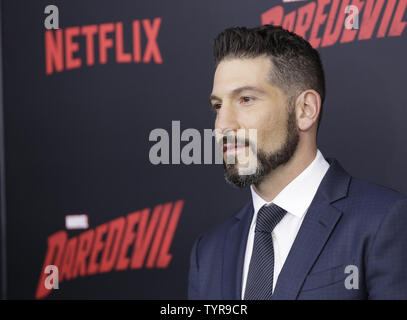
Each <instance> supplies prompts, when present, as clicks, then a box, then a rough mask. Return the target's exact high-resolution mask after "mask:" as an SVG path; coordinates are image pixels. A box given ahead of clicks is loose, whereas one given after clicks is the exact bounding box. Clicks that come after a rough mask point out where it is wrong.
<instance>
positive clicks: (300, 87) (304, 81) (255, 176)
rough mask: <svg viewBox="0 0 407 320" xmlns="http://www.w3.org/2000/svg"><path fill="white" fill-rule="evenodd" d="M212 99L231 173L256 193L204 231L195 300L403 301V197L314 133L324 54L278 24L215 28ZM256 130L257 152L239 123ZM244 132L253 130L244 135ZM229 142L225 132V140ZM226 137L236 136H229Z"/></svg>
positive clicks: (406, 254) (406, 209)
mask: <svg viewBox="0 0 407 320" xmlns="http://www.w3.org/2000/svg"><path fill="white" fill-rule="evenodd" d="M214 54H215V60H216V72H215V76H214V82H213V91H212V94H211V104H212V106H213V108H214V109H215V110H216V121H215V127H216V129H217V130H218V131H219V132H221V134H222V135H223V137H226V136H230V135H231V134H235V137H237V138H236V140H234V141H235V142H234V143H230V142H227V143H225V145H224V148H223V150H224V167H225V177H226V179H227V181H228V182H230V183H232V184H234V185H236V186H238V187H249V186H250V189H251V194H252V200H251V201H250V202H249V203H247V204H246V205H245V206H244V207H243V208H242V209H240V210H239V211H238V212H237V213H236V214H234V215H233V216H231V217H230V218H228V219H227V220H226V221H224V222H223V223H221V224H220V225H218V226H216V227H215V228H213V229H212V230H210V231H209V232H207V233H206V234H204V235H202V236H200V237H199V238H198V239H197V240H196V242H195V244H194V246H193V249H192V254H191V261H190V273H189V293H188V295H189V298H190V299H247V300H252V299H253V300H267V299H275V300H277V299H407V276H406V274H405V272H407V197H405V196H403V195H401V194H399V193H397V192H395V191H393V190H390V189H386V188H384V187H381V186H377V185H374V184H370V183H367V182H364V181H361V180H359V179H356V178H353V177H351V176H350V175H349V174H348V173H347V172H346V171H345V170H344V169H343V168H342V167H341V166H340V164H339V163H338V162H337V161H336V160H334V159H325V158H324V157H323V155H322V154H321V152H320V151H319V150H318V148H317V144H316V136H317V131H318V126H319V122H320V119H321V113H322V106H323V101H324V97H325V82H324V81H325V80H324V72H323V68H322V64H321V60H320V57H319V54H318V52H317V51H316V50H314V49H313V48H312V47H311V46H310V44H309V43H308V42H307V41H305V40H304V39H303V38H301V37H299V36H297V35H295V34H294V33H291V32H288V31H286V30H284V29H282V28H281V27H276V26H271V25H265V26H261V27H257V28H252V29H248V28H230V29H226V30H225V31H224V32H222V33H221V34H219V35H218V37H217V38H216V40H215V46H214ZM249 129H256V130H257V141H256V145H257V154H256V157H257V166H256V170H254V172H252V173H250V174H242V171H241V170H240V169H241V168H242V167H243V164H242V163H240V162H239V161H236V162H235V163H233V162H228V161H229V159H230V157H229V156H231V155H237V154H238V153H239V152H240V153H241V152H245V153H247V152H249V153H250V150H253V149H252V147H253V141H251V140H250V139H248V138H246V139H245V140H244V143H243V144H239V143H237V140H238V136H237V135H236V132H238V131H239V130H244V131H245V132H247V131H248V130H249ZM246 137H247V135H246ZM224 141H226V140H224ZM228 141H229V140H228Z"/></svg>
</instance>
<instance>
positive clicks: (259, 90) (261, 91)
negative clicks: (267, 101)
mask: <svg viewBox="0 0 407 320" xmlns="http://www.w3.org/2000/svg"><path fill="white" fill-rule="evenodd" d="M245 90H250V91H255V92H257V93H260V94H264V93H265V91H264V90H262V89H260V88H257V87H253V86H243V87H239V88H236V89H233V90H232V91H231V92H230V95H231V96H233V95H237V94H239V93H240V92H242V91H245ZM212 100H219V101H220V100H222V99H220V98H219V97H218V96H216V95H214V94H211V95H210V97H209V101H212Z"/></svg>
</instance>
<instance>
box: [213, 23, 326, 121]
mask: <svg viewBox="0 0 407 320" xmlns="http://www.w3.org/2000/svg"><path fill="white" fill-rule="evenodd" d="M262 55H266V56H269V57H270V58H271V62H272V64H273V66H274V68H273V69H274V70H273V71H272V73H271V75H270V81H271V83H273V84H274V85H276V86H277V87H279V88H280V89H282V90H283V91H284V92H285V93H286V94H287V95H288V97H289V99H290V101H292V100H293V99H294V98H296V97H297V96H298V95H299V94H300V93H301V92H302V91H304V90H307V89H313V90H315V91H316V92H318V93H319V95H320V96H321V111H320V115H319V119H318V128H319V124H320V121H321V117H322V104H323V102H324V99H325V75H324V70H323V67H322V62H321V58H320V56H319V53H318V51H317V50H315V49H314V48H313V47H312V46H311V45H310V43H309V42H308V41H306V40H305V39H304V38H302V37H300V36H299V35H297V34H295V33H293V32H290V31H288V30H285V29H283V28H282V27H280V26H273V25H269V24H268V25H263V26H259V27H255V28H246V27H233V28H228V29H226V30H224V31H223V32H221V33H220V34H219V35H218V36H217V37H216V39H215V43H214V56H215V65H216V67H217V66H218V64H219V63H220V62H221V61H222V60H223V59H228V58H256V57H259V56H262Z"/></svg>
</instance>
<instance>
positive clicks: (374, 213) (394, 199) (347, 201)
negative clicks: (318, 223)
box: [334, 177, 407, 228]
mask: <svg viewBox="0 0 407 320" xmlns="http://www.w3.org/2000/svg"><path fill="white" fill-rule="evenodd" d="M334 205H335V206H336V207H339V209H341V211H342V212H343V213H344V215H345V216H347V217H348V218H349V219H350V220H349V221H356V220H360V222H361V224H362V225H364V226H366V227H367V226H369V225H370V226H373V227H374V228H376V227H377V226H378V225H379V224H380V223H381V221H383V219H385V218H386V216H389V215H390V214H391V213H392V212H397V211H403V214H404V215H405V217H406V218H407V210H406V209H407V196H406V195H404V194H402V193H400V192H398V191H396V190H394V189H392V188H389V187H385V186H383V185H380V184H377V183H373V182H369V181H367V180H363V179H359V178H355V177H352V179H351V180H350V184H349V189H348V193H347V196H346V197H345V198H344V199H342V200H340V201H339V203H337V204H334ZM404 211H406V212H405V213H404Z"/></svg>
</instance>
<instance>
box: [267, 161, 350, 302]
mask: <svg viewBox="0 0 407 320" xmlns="http://www.w3.org/2000/svg"><path fill="white" fill-rule="evenodd" d="M327 160H328V162H329V163H330V165H331V166H330V169H329V170H328V172H327V174H326V175H325V177H324V179H323V180H322V182H321V184H320V186H319V188H318V191H317V194H316V195H315V197H314V200H313V201H312V203H311V205H310V207H309V209H308V212H307V214H306V215H305V218H304V221H303V223H302V225H301V227H300V230H299V232H298V234H297V237H296V238H295V241H294V243H293V246H292V247H291V250H290V253H289V254H288V257H287V259H286V261H285V263H284V266H283V268H282V270H281V272H280V275H279V277H278V280H277V284H276V287H275V290H274V293H273V296H272V299H273V300H292V299H296V298H297V297H298V294H299V292H300V290H301V287H302V285H303V283H304V280H305V278H306V276H307V274H308V273H309V271H310V270H311V268H312V266H313V265H314V263H315V261H316V260H317V259H318V257H319V255H320V253H321V251H322V249H323V248H324V245H325V243H326V242H327V241H328V239H329V236H330V234H331V233H332V231H333V230H334V228H335V226H336V224H337V223H338V221H339V219H340V217H341V216H342V212H341V211H340V210H338V209H336V208H335V207H334V206H333V205H332V203H333V202H335V201H338V200H340V199H342V198H344V197H346V195H347V192H348V187H349V183H350V179H351V177H350V176H349V174H347V173H346V172H345V171H344V170H343V168H342V167H341V166H340V164H339V163H338V162H337V161H336V160H334V159H327Z"/></svg>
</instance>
